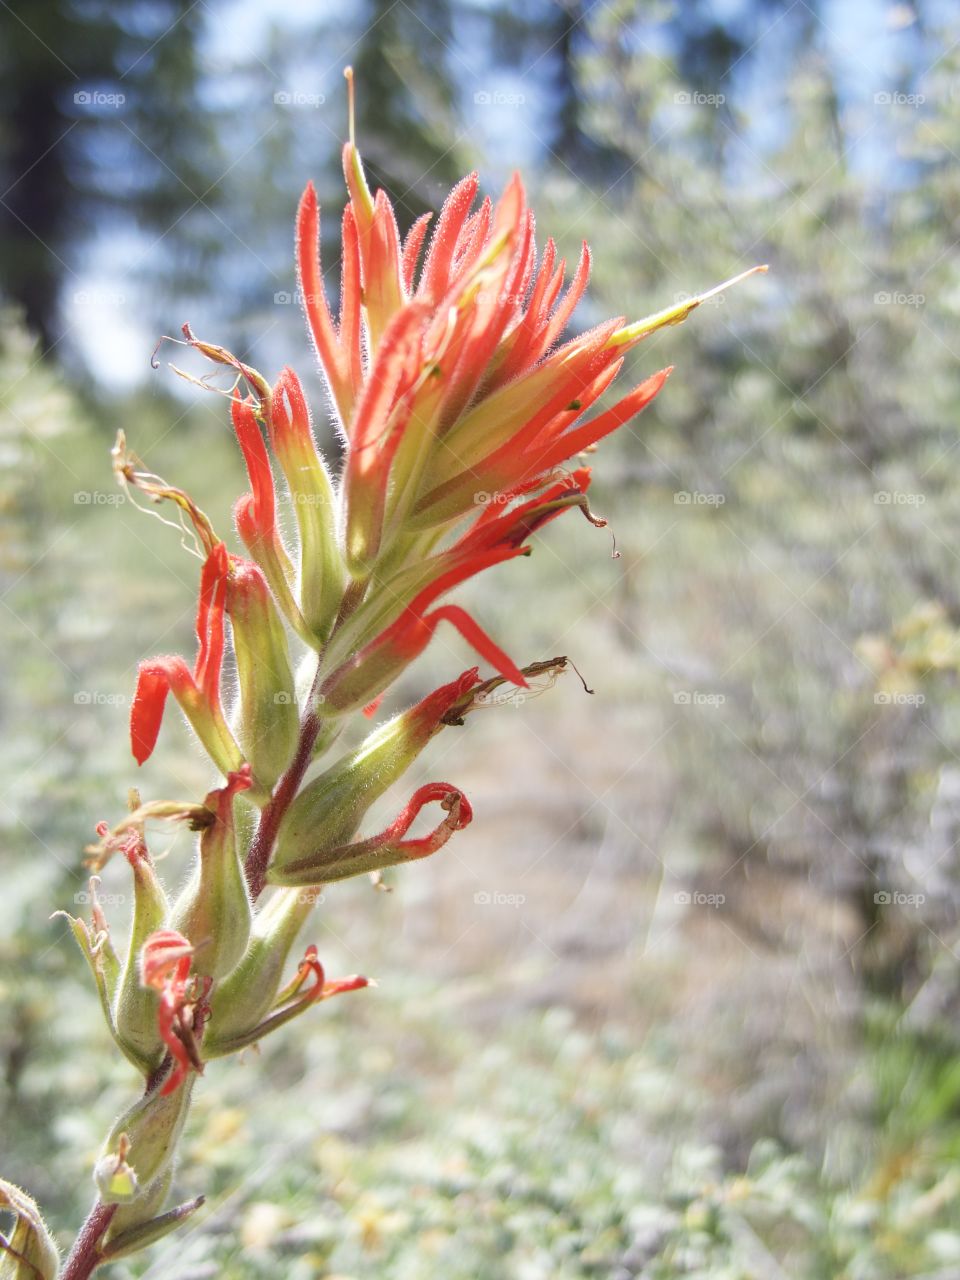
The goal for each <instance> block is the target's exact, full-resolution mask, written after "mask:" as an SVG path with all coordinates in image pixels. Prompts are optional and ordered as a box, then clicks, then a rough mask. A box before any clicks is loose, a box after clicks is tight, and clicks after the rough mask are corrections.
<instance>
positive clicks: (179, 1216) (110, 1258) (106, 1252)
mask: <svg viewBox="0 0 960 1280" xmlns="http://www.w3.org/2000/svg"><path fill="white" fill-rule="evenodd" d="M139 1203H140V1202H139V1201H137V1202H136V1205H137V1206H139ZM205 1203H206V1197H205V1196H195V1197H194V1198H193V1199H192V1200H187V1201H185V1202H184V1203H183V1204H178V1205H177V1206H176V1208H175V1209H168V1210H167V1212H166V1213H163V1214H161V1215H160V1216H159V1217H158V1218H147V1217H146V1216H144V1217H143V1219H142V1220H140V1221H138V1222H137V1224H136V1225H135V1226H132V1227H128V1228H127V1229H126V1230H124V1231H115V1230H113V1225H112V1223H111V1230H110V1231H108V1233H107V1235H106V1236H105V1237H104V1243H103V1246H102V1248H101V1250H100V1254H101V1256H102V1257H103V1259H104V1261H105V1262H116V1260H117V1259H118V1258H125V1257H127V1256H128V1255H129V1254H131V1253H139V1252H140V1250H141V1249H146V1247H147V1246H148V1245H151V1244H155V1243H156V1242H157V1241H158V1240H162V1239H163V1237H164V1236H167V1235H169V1234H170V1232H171V1231H176V1229H177V1227H179V1226H181V1225H182V1224H183V1223H184V1222H186V1220H187V1218H189V1217H191V1216H192V1215H193V1214H194V1213H196V1211H197V1210H198V1209H200V1208H201V1207H202V1206H203V1205H204V1204H205ZM122 1207H123V1206H121V1208H122ZM119 1216H120V1215H119V1213H118V1214H116V1215H115V1217H114V1221H116V1218H118V1217H119Z"/></svg>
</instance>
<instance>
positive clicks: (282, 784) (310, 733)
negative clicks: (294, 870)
mask: <svg viewBox="0 0 960 1280" xmlns="http://www.w3.org/2000/svg"><path fill="white" fill-rule="evenodd" d="M319 675H320V664H319V663H318V664H317V674H316V675H315V676H314V678H313V685H312V687H311V689H310V696H309V697H308V698H307V709H306V711H305V712H304V715H303V719H302V720H301V722H300V736H299V738H298V739H297V749H296V751H295V752H294V755H293V759H292V760H291V762H290V764H289V765H288V767H287V770H286V772H285V773H284V775H283V777H282V778H281V779H280V781H279V782H278V783H277V787H276V790H275V791H274V793H273V796H272V797H271V798H270V800H268V802H267V803H266V804H265V805H264V807H263V812H262V813H261V814H260V822H259V823H258V825H257V830H256V832H255V833H254V837H253V840H252V841H251V842H250V852H249V853H248V854H247V860H246V864H245V866H244V870H245V872H246V876H247V885H248V886H249V889H250V896H251V898H253V900H254V901H256V900H257V898H259V896H260V894H261V893H262V892H263V887H264V885H265V884H266V882H267V867H268V866H269V863H270V856H271V854H272V853H273V846H274V844H275V843H276V839H277V832H278V831H279V829H280V823H281V821H282V819H283V815H284V814H285V813H286V811H287V809H288V808H289V807H290V804H291V802H292V800H293V799H294V797H295V796H296V794H297V792H298V791H299V789H300V783H301V782H302V781H303V775H304V774H305V773H306V771H307V768H308V767H309V764H310V761H311V759H312V757H313V748H314V744H315V743H316V741H317V735H318V734H319V732H320V726H321V724H322V719H321V717H320V716H319V715H318V714H317V711H316V706H315V695H316V693H317V684H318V680H319Z"/></svg>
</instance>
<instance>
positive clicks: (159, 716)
mask: <svg viewBox="0 0 960 1280" xmlns="http://www.w3.org/2000/svg"><path fill="white" fill-rule="evenodd" d="M173 667H176V668H177V673H178V675H179V677H180V678H181V679H183V680H187V681H191V682H192V677H191V676H190V672H189V670H188V669H187V664H186V663H185V662H184V661H183V659H182V658H155V659H154V660H153V661H152V662H142V663H141V664H140V669H139V672H138V674H137V688H136V691H135V693H134V695H133V704H132V705H131V707H130V746H131V748H132V750H133V758H134V759H135V760H136V762H137V764H143V763H144V762H145V761H147V760H149V759H150V756H151V755H152V754H153V749H154V747H155V746H156V745H157V736H158V734H159V733H160V724H161V721H162V720H163V708H164V704H165V703H166V701H167V694H168V693H169V692H170V675H171V669H172V668H173Z"/></svg>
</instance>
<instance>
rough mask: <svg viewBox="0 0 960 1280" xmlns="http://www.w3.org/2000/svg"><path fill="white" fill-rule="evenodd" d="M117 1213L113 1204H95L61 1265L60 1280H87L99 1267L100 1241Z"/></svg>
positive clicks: (98, 1202)
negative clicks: (68, 1254) (67, 1256)
mask: <svg viewBox="0 0 960 1280" xmlns="http://www.w3.org/2000/svg"><path fill="white" fill-rule="evenodd" d="M116 1211H117V1206H116V1205H115V1204H103V1203H102V1202H101V1201H100V1200H98V1201H97V1202H96V1204H95V1205H94V1206H93V1208H92V1209H91V1210H90V1213H89V1214H88V1215H87V1220H86V1222H85V1223H84V1224H83V1226H82V1227H81V1228H80V1233H79V1235H78V1236H77V1238H76V1240H75V1241H74V1245H73V1248H72V1249H71V1250H70V1256H69V1258H67V1260H66V1262H65V1263H64V1264H63V1270H62V1271H61V1272H60V1280H87V1277H88V1276H92V1275H93V1273H94V1271H95V1270H96V1268H97V1267H98V1266H99V1265H100V1241H101V1240H102V1239H103V1237H104V1236H105V1235H106V1233H107V1228H108V1227H109V1226H110V1223H111V1221H112V1219H113V1215H114V1214H115V1213H116Z"/></svg>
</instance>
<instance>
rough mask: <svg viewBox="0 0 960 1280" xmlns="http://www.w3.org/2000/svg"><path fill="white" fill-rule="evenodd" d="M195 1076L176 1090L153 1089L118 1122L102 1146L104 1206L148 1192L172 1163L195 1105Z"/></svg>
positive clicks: (99, 1170) (99, 1168)
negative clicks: (165, 1091)
mask: <svg viewBox="0 0 960 1280" xmlns="http://www.w3.org/2000/svg"><path fill="white" fill-rule="evenodd" d="M193 1080H194V1077H193V1076H192V1075H190V1076H188V1077H187V1078H186V1080H185V1081H184V1083H183V1085H182V1087H181V1088H179V1089H177V1090H175V1091H174V1092H172V1093H164V1092H163V1091H162V1090H161V1089H154V1090H153V1092H152V1093H148V1094H147V1095H146V1096H145V1097H143V1098H140V1099H138V1100H137V1101H136V1102H135V1103H134V1104H133V1106H132V1107H130V1108H128V1110H126V1111H125V1112H124V1113H123V1115H122V1116H120V1118H119V1119H118V1120H116V1121H115V1122H114V1125H113V1128H112V1129H111V1130H110V1133H109V1135H108V1137H107V1140H106V1142H105V1143H104V1145H103V1150H102V1151H101V1154H100V1156H99V1158H98V1160H97V1163H96V1165H95V1166H94V1171H93V1178H94V1182H95V1183H96V1184H97V1189H98V1191H99V1192H100V1198H101V1200H103V1201H104V1203H105V1204H129V1203H130V1202H131V1201H133V1200H137V1199H138V1198H139V1197H140V1196H141V1195H142V1194H147V1193H149V1191H150V1189H151V1188H152V1187H153V1186H154V1185H155V1183H156V1181H157V1179H158V1178H160V1177H161V1176H162V1175H163V1173H164V1172H165V1171H166V1170H167V1169H168V1168H169V1167H170V1163H171V1161H172V1160H173V1154H174V1150H175V1148H176V1145H177V1142H178V1140H179V1138H180V1133H181V1130H182V1129H183V1123H184V1120H185V1119H186V1116H187V1111H188V1109H189V1106H190V1094H191V1092H192V1089H193Z"/></svg>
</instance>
